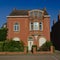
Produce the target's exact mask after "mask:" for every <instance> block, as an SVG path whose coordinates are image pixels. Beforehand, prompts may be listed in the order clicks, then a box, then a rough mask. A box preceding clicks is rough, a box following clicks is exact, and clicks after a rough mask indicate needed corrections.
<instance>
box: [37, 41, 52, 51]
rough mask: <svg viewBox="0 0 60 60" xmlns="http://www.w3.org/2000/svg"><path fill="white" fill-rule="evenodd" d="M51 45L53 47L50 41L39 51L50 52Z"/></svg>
mask: <svg viewBox="0 0 60 60" xmlns="http://www.w3.org/2000/svg"><path fill="white" fill-rule="evenodd" d="M51 45H52V43H51V42H49V41H48V42H46V43H44V44H43V45H42V46H41V47H40V48H39V50H38V51H49V50H50V46H51Z"/></svg>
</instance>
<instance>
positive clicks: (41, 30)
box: [39, 22, 43, 31]
mask: <svg viewBox="0 0 60 60" xmlns="http://www.w3.org/2000/svg"><path fill="white" fill-rule="evenodd" d="M40 23H41V24H40ZM40 23H39V30H40V31H43V22H40ZM40 26H41V27H40ZM40 28H41V29H40Z"/></svg>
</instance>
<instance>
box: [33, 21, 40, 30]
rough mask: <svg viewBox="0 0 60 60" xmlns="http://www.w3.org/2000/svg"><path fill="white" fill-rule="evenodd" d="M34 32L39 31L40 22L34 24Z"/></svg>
mask: <svg viewBox="0 0 60 60" xmlns="http://www.w3.org/2000/svg"><path fill="white" fill-rule="evenodd" d="M36 25H37V26H36ZM33 30H39V22H34V23H33Z"/></svg>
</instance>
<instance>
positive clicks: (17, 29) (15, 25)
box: [13, 23, 20, 31]
mask: <svg viewBox="0 0 60 60" xmlns="http://www.w3.org/2000/svg"><path fill="white" fill-rule="evenodd" d="M19 27H20V26H19V24H18V23H15V24H14V27H13V29H14V31H19Z"/></svg>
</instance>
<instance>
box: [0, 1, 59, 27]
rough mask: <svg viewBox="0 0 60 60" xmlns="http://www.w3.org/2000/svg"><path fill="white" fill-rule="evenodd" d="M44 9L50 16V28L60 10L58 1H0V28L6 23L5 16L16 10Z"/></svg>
mask: <svg viewBox="0 0 60 60" xmlns="http://www.w3.org/2000/svg"><path fill="white" fill-rule="evenodd" d="M44 7H46V9H47V11H48V13H49V14H50V15H51V19H50V26H52V25H53V20H54V19H56V20H57V15H58V13H59V10H60V0H0V27H1V26H2V25H3V24H4V23H5V22H6V21H7V18H6V16H8V15H9V13H10V12H11V11H12V10H13V8H16V9H18V10H19V9H30V10H31V9H43V8H44Z"/></svg>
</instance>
